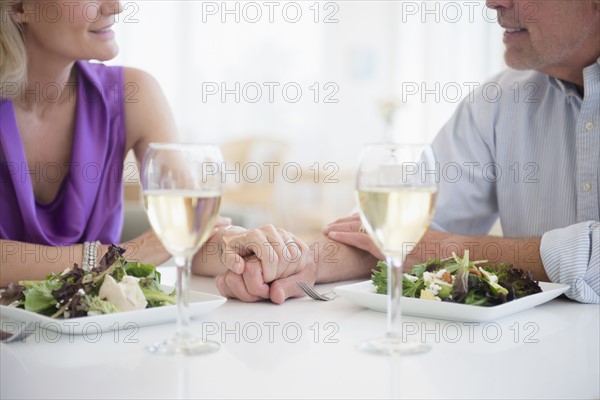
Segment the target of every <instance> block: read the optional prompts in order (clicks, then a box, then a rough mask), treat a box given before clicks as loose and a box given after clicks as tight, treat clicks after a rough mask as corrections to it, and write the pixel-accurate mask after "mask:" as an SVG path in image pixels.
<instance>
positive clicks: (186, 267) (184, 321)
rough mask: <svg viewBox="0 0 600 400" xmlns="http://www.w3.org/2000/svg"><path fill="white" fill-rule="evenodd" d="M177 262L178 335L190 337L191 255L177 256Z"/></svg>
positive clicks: (182, 337) (181, 337) (183, 337)
mask: <svg viewBox="0 0 600 400" xmlns="http://www.w3.org/2000/svg"><path fill="white" fill-rule="evenodd" d="M175 263H176V264H177V337H178V338H180V339H185V338H187V337H189V325H190V315H189V313H188V294H189V292H190V290H189V289H190V269H191V259H190V257H175Z"/></svg>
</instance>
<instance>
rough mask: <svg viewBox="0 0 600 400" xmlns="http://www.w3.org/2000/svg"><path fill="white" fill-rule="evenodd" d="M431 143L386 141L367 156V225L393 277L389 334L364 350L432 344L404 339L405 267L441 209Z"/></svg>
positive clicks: (360, 187) (360, 189)
mask: <svg viewBox="0 0 600 400" xmlns="http://www.w3.org/2000/svg"><path fill="white" fill-rule="evenodd" d="M437 171H438V170H437V169H436V163H435V158H434V155H433V151H432V149H431V147H430V146H428V145H413V144H395V143H382V144H373V145H368V146H366V147H365V148H364V149H363V151H362V152H361V155H360V159H359V167H358V173H357V180H356V193H357V197H358V199H357V200H358V205H359V211H360V218H361V222H362V224H363V226H364V228H365V230H366V231H367V233H368V234H369V236H370V237H371V239H372V240H373V242H374V243H375V245H376V246H377V247H378V248H379V250H380V251H381V253H382V254H383V255H384V256H385V260H386V264H387V276H388V286H387V290H388V294H387V334H386V335H385V336H384V337H380V338H375V339H371V340H367V341H364V342H362V343H360V345H359V348H360V349H361V350H364V351H367V352H371V353H377V354H385V355H398V354H419V353H424V352H426V351H428V350H429V349H430V346H429V345H427V344H426V343H421V342H418V341H407V340H405V338H404V337H403V335H402V322H401V308H400V303H401V301H400V300H401V297H402V277H403V270H402V267H403V263H404V261H405V259H406V255H407V254H408V253H409V252H410V251H411V250H412V249H414V246H415V245H416V243H418V242H419V240H420V239H421V238H422V236H423V234H424V233H425V230H426V229H427V228H428V226H429V223H430V222H431V218H432V216H433V211H434V207H435V200H436V195H437V188H438V179H439V175H438V173H437Z"/></svg>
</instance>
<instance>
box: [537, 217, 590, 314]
mask: <svg viewBox="0 0 600 400" xmlns="http://www.w3.org/2000/svg"><path fill="white" fill-rule="evenodd" d="M540 254H541V257H542V263H543V264H544V269H545V270H546V273H547V274H548V277H549V278H550V280H551V281H552V282H556V283H562V284H564V285H569V286H570V288H569V289H568V290H567V291H566V292H565V294H566V295H567V296H568V297H569V298H571V299H573V300H577V301H579V302H582V303H600V256H599V254H600V224H599V223H598V222H595V221H587V222H582V223H578V224H575V225H571V226H568V227H566V228H562V229H555V230H552V231H548V232H546V233H545V234H544V235H543V236H542V241H541V245H540Z"/></svg>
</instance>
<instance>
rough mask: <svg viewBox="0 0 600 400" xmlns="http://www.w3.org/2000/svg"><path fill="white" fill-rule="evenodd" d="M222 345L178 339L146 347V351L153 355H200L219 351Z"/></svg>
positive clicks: (191, 338) (196, 339)
mask: <svg viewBox="0 0 600 400" xmlns="http://www.w3.org/2000/svg"><path fill="white" fill-rule="evenodd" d="M220 348H221V345H220V344H219V343H217V342H213V341H203V340H202V339H200V338H196V337H185V338H181V337H177V336H175V337H174V338H172V339H169V340H165V341H164V342H161V343H155V344H152V345H149V346H146V350H147V351H148V352H150V353H152V354H161V355H176V354H181V355H186V356H188V355H198V354H207V353H212V352H214V351H217V350H219V349H220Z"/></svg>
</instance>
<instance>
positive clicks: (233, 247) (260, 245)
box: [216, 225, 316, 304]
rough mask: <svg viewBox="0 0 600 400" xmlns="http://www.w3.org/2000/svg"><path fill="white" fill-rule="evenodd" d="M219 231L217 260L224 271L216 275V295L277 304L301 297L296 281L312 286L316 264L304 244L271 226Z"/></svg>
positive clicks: (291, 235)
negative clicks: (219, 256)
mask: <svg viewBox="0 0 600 400" xmlns="http://www.w3.org/2000/svg"><path fill="white" fill-rule="evenodd" d="M241 229H243V228H237V227H233V229H227V230H225V231H224V232H223V234H222V237H221V242H220V246H221V249H222V254H221V261H222V262H223V263H224V265H225V266H226V267H227V269H228V270H227V271H226V272H224V273H222V274H220V275H219V276H217V279H216V284H217V288H218V289H219V292H220V293H221V294H222V295H224V296H226V297H232V298H238V299H240V300H242V301H246V302H255V301H259V300H262V299H267V300H271V301H272V302H274V303H277V304H281V303H283V302H284V301H285V300H286V299H287V298H290V297H301V296H303V295H304V294H303V292H302V290H301V289H300V288H299V287H298V285H297V282H299V281H305V282H308V283H310V284H313V283H314V282H315V280H316V265H315V263H314V262H313V260H312V257H311V252H310V249H309V248H308V246H307V245H306V243H304V242H303V241H302V240H300V239H298V238H297V237H295V236H294V235H293V234H291V233H290V232H287V231H285V230H283V229H278V228H275V227H274V226H272V225H267V226H264V227H262V228H260V229H253V230H249V231H246V230H241Z"/></svg>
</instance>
